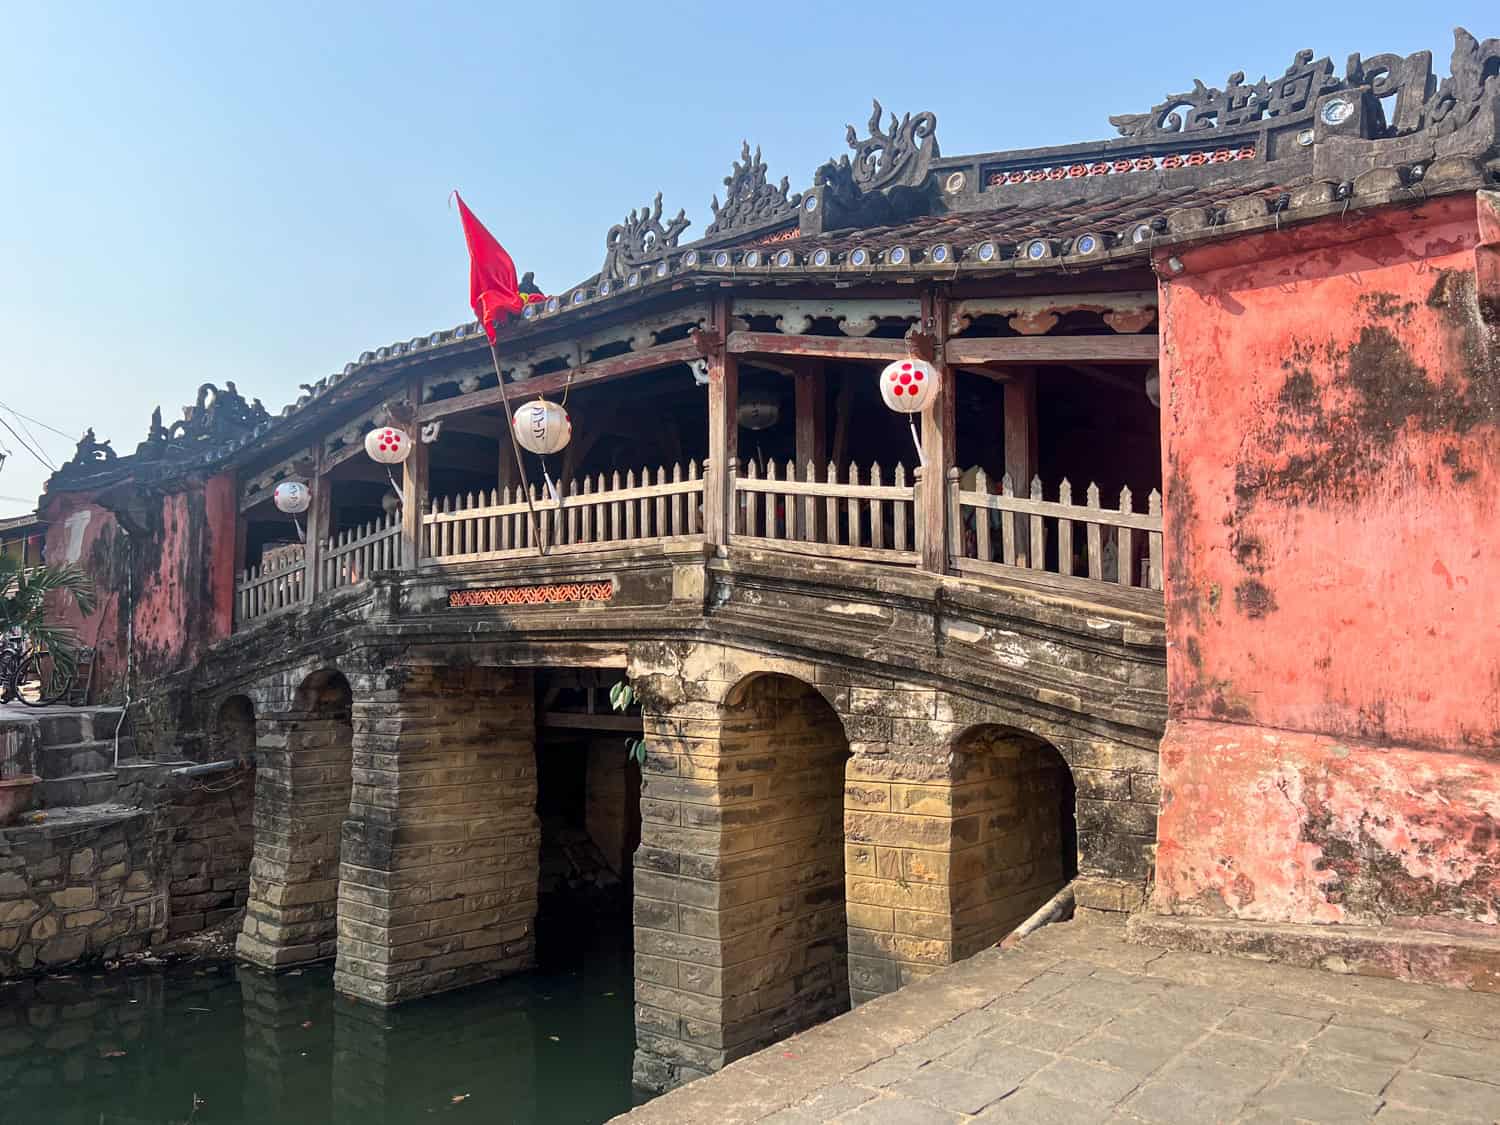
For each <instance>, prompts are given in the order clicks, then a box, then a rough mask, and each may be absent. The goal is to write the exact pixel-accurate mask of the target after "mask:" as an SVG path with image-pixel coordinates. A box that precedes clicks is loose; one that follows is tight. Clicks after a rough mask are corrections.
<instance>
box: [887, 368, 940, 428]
mask: <svg viewBox="0 0 1500 1125" xmlns="http://www.w3.org/2000/svg"><path fill="white" fill-rule="evenodd" d="M939 380H940V376H939V375H938V369H937V368H936V367H934V366H933V365H932V364H930V363H928V362H927V361H926V360H924V359H916V358H913V357H908V358H906V359H898V360H896V361H895V362H894V363H891V364H888V365H887V366H886V369H885V370H884V371H882V372H881V373H880V397H881V398H883V399H885V404H886V405H887V406H889V407H890V408H891V409H892V410H897V411H900V412H901V413H902V414H919V413H921V412H922V411H923V410H925V409H926V408H927V405H928V403H930V402H931V401H932V400H933V397H934V396H935V395H936V394H937V390H938V382H939Z"/></svg>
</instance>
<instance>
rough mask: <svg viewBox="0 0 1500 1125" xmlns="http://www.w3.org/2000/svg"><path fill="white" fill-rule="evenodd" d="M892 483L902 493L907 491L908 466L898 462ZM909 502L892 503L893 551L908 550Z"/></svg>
mask: <svg viewBox="0 0 1500 1125" xmlns="http://www.w3.org/2000/svg"><path fill="white" fill-rule="evenodd" d="M891 483H892V484H894V485H895V486H896V487H897V488H899V489H901V490H902V492H905V491H906V487H907V485H906V466H905V465H903V464H902V463H901V462H900V461H897V462H896V472H895V474H894V475H893V476H892V477H891ZM908 503H909V501H906V500H895V501H892V502H891V516H892V519H891V527H892V537H891V549H892V550H894V551H904V550H906V509H907V504H908Z"/></svg>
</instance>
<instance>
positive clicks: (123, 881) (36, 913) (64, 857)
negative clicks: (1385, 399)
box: [0, 809, 167, 977]
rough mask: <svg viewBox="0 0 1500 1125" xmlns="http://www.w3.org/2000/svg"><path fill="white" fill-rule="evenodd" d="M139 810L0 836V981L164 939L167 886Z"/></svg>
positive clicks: (54, 819)
mask: <svg viewBox="0 0 1500 1125" xmlns="http://www.w3.org/2000/svg"><path fill="white" fill-rule="evenodd" d="M153 838H154V834H153V832H152V816H151V814H150V813H149V812H145V811H141V810H123V809H122V810H120V811H119V812H117V813H108V814H99V813H94V814H91V815H89V816H74V815H70V814H69V813H67V812H60V813H58V814H57V815H55V816H49V817H48V819H47V821H46V822H44V823H42V824H35V825H26V826H24V827H18V828H8V829H6V830H4V831H3V832H0V977H12V976H18V975H22V974H25V973H29V972H33V971H35V970H38V969H46V968H54V967H57V966H61V965H68V964H71V963H73V962H76V961H80V960H85V959H92V958H106V959H107V958H113V957H119V956H120V955H121V954H125V953H133V952H138V951H140V950H142V949H145V948H146V947H147V946H149V945H152V944H155V943H156V942H158V941H160V940H162V939H163V938H164V937H165V936H166V927H167V881H166V878H165V874H164V872H163V871H162V870H161V868H160V865H159V864H158V862H157V860H156V857H155V856H154V854H153V847H152V844H153Z"/></svg>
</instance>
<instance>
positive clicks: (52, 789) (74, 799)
mask: <svg viewBox="0 0 1500 1125" xmlns="http://www.w3.org/2000/svg"><path fill="white" fill-rule="evenodd" d="M116 777H117V774H116V773H115V771H114V770H112V769H111V770H99V771H98V772H95V773H75V774H69V775H68V776H66V777H53V778H47V779H45V780H43V782H42V784H41V786H40V789H41V796H40V799H39V800H38V801H37V805H38V807H40V808H44V809H55V808H58V807H59V806H71V805H103V804H108V803H109V802H110V801H112V800H113V799H114V796H115V789H116V780H115V779H116Z"/></svg>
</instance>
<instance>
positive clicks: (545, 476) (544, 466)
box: [537, 457, 562, 506]
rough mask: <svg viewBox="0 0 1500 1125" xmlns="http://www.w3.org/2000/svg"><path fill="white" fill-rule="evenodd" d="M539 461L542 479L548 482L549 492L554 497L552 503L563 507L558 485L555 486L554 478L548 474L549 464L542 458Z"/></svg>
mask: <svg viewBox="0 0 1500 1125" xmlns="http://www.w3.org/2000/svg"><path fill="white" fill-rule="evenodd" d="M537 460H538V461H540V462H541V465H542V479H543V480H544V481H546V482H547V492H548V494H549V495H550V496H551V497H552V502H553V503H554V504H557V505H559V506H561V505H562V497H561V496H559V495H558V494H557V485H555V484H553V483H552V477H551V475H549V474H548V472H547V462H546V460H545V459H544V458H541V457H538V458H537Z"/></svg>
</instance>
